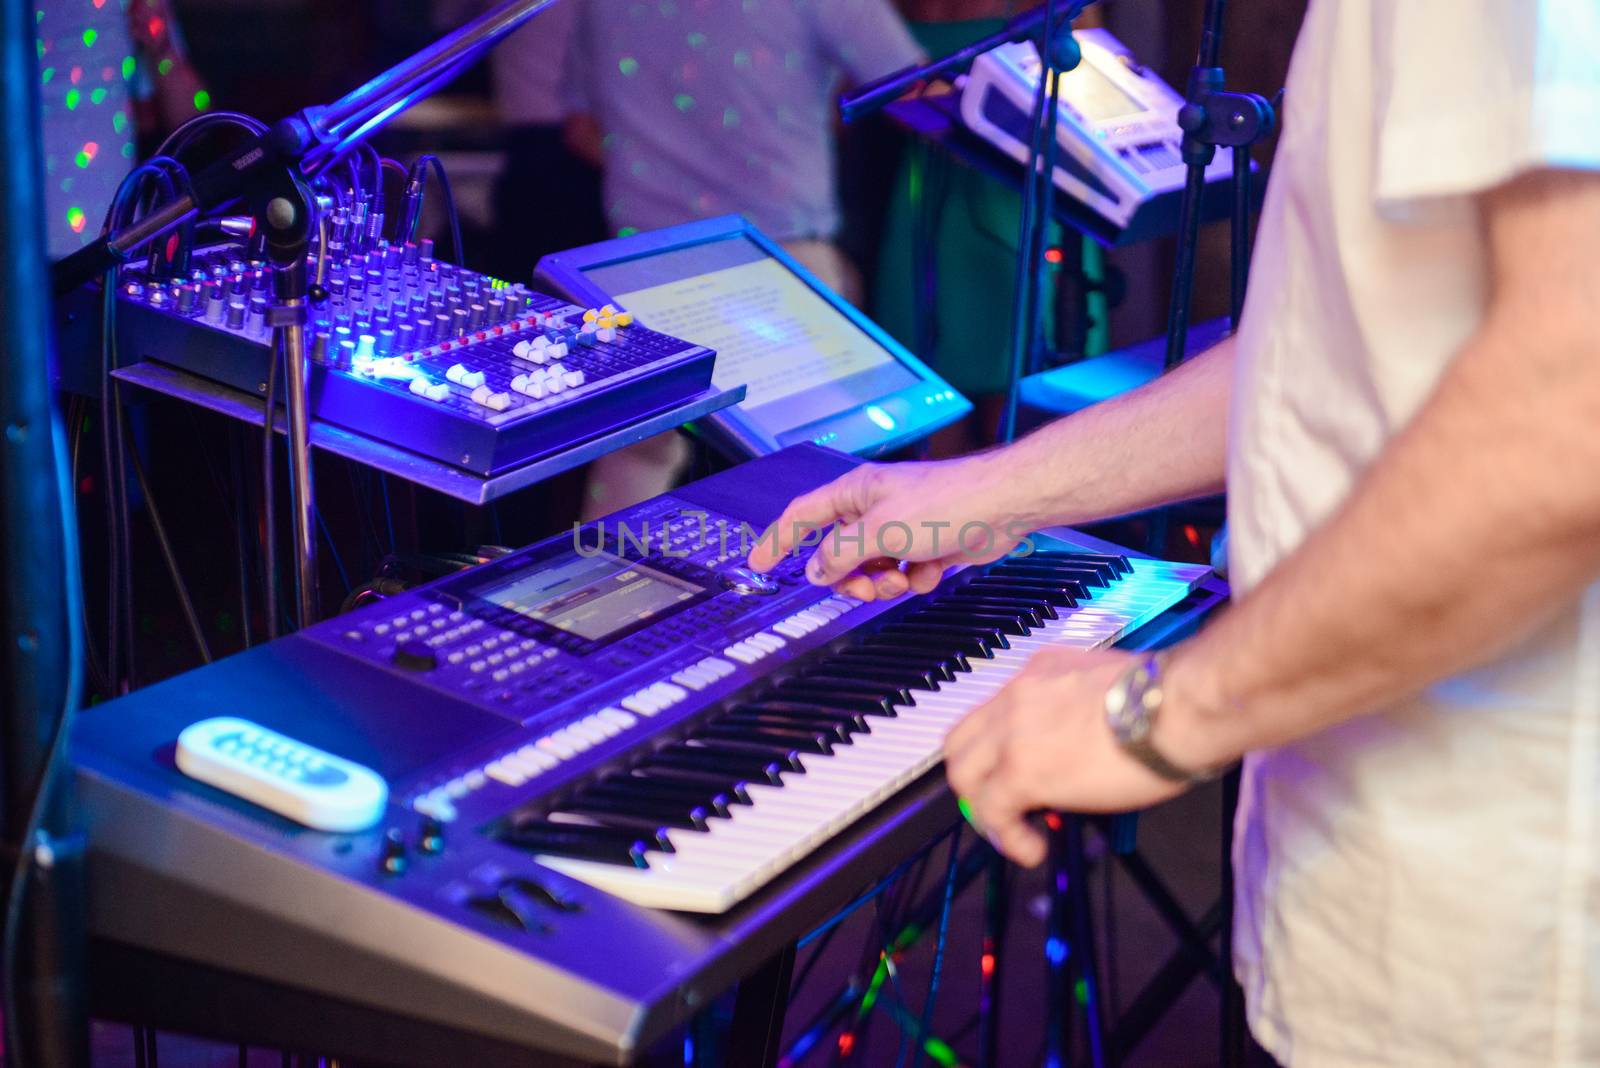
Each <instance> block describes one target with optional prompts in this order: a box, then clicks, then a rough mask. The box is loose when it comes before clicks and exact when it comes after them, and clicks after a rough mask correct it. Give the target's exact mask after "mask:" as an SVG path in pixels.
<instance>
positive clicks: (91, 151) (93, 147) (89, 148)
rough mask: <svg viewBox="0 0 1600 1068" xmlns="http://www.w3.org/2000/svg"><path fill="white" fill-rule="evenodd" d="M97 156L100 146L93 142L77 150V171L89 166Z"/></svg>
mask: <svg viewBox="0 0 1600 1068" xmlns="http://www.w3.org/2000/svg"><path fill="white" fill-rule="evenodd" d="M99 154H100V146H99V145H98V144H96V143H95V142H93V141H90V142H88V143H87V144H85V145H84V146H83V147H82V148H81V149H79V150H78V157H77V158H78V169H79V170H83V169H84V168H86V167H88V166H89V164H91V163H93V162H94V158H95V157H96V156H98V155H99Z"/></svg>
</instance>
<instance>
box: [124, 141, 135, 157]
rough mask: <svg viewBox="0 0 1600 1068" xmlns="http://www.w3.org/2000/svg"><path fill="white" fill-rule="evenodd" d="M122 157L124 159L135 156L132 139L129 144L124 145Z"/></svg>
mask: <svg viewBox="0 0 1600 1068" xmlns="http://www.w3.org/2000/svg"><path fill="white" fill-rule="evenodd" d="M122 158H123V159H132V158H133V142H132V141H129V142H128V143H127V144H125V145H123V146H122Z"/></svg>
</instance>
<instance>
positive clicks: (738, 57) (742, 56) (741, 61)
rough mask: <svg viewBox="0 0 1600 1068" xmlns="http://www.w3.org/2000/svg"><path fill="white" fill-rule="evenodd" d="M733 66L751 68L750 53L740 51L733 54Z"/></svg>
mask: <svg viewBox="0 0 1600 1068" xmlns="http://www.w3.org/2000/svg"><path fill="white" fill-rule="evenodd" d="M733 65H734V66H735V67H749V66H750V53H749V52H746V51H744V50H743V49H740V50H739V51H737V52H735V53H734V54H733Z"/></svg>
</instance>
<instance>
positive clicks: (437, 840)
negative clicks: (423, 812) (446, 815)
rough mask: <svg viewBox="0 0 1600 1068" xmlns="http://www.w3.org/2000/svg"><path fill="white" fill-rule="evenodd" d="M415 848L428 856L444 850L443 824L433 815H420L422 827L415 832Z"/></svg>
mask: <svg viewBox="0 0 1600 1068" xmlns="http://www.w3.org/2000/svg"><path fill="white" fill-rule="evenodd" d="M417 848H418V849H420V850H422V851H423V852H424V853H426V854H428V855H429V856H437V855H438V854H440V853H443V852H444V824H443V823H441V822H439V820H438V818H437V817H435V816H424V817H422V829H421V831H419V832H418V834H417Z"/></svg>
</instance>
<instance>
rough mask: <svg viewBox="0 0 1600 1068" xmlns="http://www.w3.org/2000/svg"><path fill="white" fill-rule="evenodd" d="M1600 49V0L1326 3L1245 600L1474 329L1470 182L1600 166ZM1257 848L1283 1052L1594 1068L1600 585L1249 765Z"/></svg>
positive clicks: (1289, 136)
mask: <svg viewBox="0 0 1600 1068" xmlns="http://www.w3.org/2000/svg"><path fill="white" fill-rule="evenodd" d="M1597 57H1600V0H1403V2H1401V0H1312V3H1311V5H1310V10H1309V12H1308V13H1307V16H1306V23H1305V27H1304V29H1303V30H1302V32H1301V37H1300V41H1299V44H1298V45H1297V47H1296V51H1295V56H1294V63H1293V66H1292V68H1291V72H1290V79H1289V89H1288V95H1287V98H1286V103H1285V107H1286V115H1285V118H1284V138H1283V141H1282V143H1281V145H1280V147H1279V150H1278V155H1277V160H1276V163H1275V166H1274V174H1273V178H1272V183H1271V187H1270V189H1269V190H1268V194H1267V203H1266V207H1265V210H1264V214H1263V218H1262V224H1261V231H1260V237H1259V240H1258V242H1257V249H1256V257H1255V262H1254V270H1253V273H1252V275H1251V282H1250V296H1249V303H1248V307H1247V308H1246V311H1245V316H1244V322H1243V324H1242V328H1241V331H1240V338H1239V346H1240V347H1239V362H1238V378H1237V382H1236V384H1235V393H1234V401H1233V408H1232V413H1231V426H1230V453H1231V459H1230V469H1229V480H1228V481H1229V494H1230V496H1229V518H1230V526H1231V538H1232V546H1231V552H1232V568H1233V570H1232V577H1233V579H1234V581H1235V584H1236V588H1237V589H1238V590H1239V591H1242V592H1243V595H1244V596H1246V597H1248V591H1249V589H1250V588H1251V587H1252V586H1254V585H1255V584H1256V583H1257V582H1259V581H1260V579H1261V577H1262V576H1263V575H1264V574H1265V573H1266V572H1267V571H1268V570H1270V569H1271V568H1272V567H1273V565H1274V564H1276V563H1277V562H1278V561H1279V560H1280V559H1281V558H1282V557H1284V556H1285V555H1286V554H1288V553H1289V552H1291V551H1293V550H1294V548H1295V547H1296V546H1298V545H1299V544H1300V543H1301V542H1302V541H1303V540H1304V539H1305V537H1306V535H1307V534H1308V533H1309V532H1310V530H1311V529H1312V528H1313V527H1315V526H1316V525H1317V524H1318V523H1320V522H1321V521H1322V520H1323V519H1325V518H1326V517H1327V516H1328V515H1329V514H1330V513H1331V512H1332V511H1333V510H1334V508H1335V507H1336V506H1337V505H1338V504H1339V502H1340V501H1341V500H1343V499H1344V498H1345V496H1346V495H1347V494H1348V493H1349V492H1350V490H1351V488H1352V485H1353V484H1354V482H1355V480H1356V479H1357V478H1358V477H1359V475H1360V473H1361V471H1362V469H1363V468H1364V467H1365V466H1366V465H1367V464H1368V463H1369V462H1371V460H1372V459H1373V458H1374V457H1375V456H1376V455H1377V454H1378V452H1379V451H1380V450H1381V449H1382V448H1383V447H1384V444H1385V443H1386V442H1387V441H1388V440H1389V439H1390V438H1391V437H1392V436H1393V435H1394V434H1395V433H1396V431H1397V430H1399V429H1400V428H1401V427H1402V426H1403V425H1404V424H1405V423H1406V422H1407V421H1408V420H1409V419H1410V418H1411V416H1412V415H1413V414H1414V413H1415V412H1416V410H1417V409H1418V408H1419V407H1420V406H1421V404H1422V403H1423V401H1424V400H1425V399H1426V398H1427V396H1428V394H1429V393H1430V391H1431V390H1432V388H1433V387H1434V385H1435V383H1436V382H1437V381H1438V379H1439V376H1440V375H1441V373H1442V372H1443V370H1444V368H1445V367H1446V366H1447V365H1448V363H1449V361H1450V360H1451V359H1452V358H1453V357H1454V355H1455V354H1456V352H1457V351H1458V349H1459V348H1460V346H1461V345H1462V344H1463V342H1465V341H1466V340H1467V339H1468V338H1469V337H1470V336H1471V335H1472V334H1473V332H1474V330H1475V329H1476V327H1477V326H1478V323H1479V321H1480V319H1481V318H1482V316H1483V313H1484V305H1485V300H1486V297H1487V292H1488V277H1487V272H1488V266H1489V264H1488V259H1487V253H1488V250H1487V247H1486V244H1485V241H1484V235H1483V231H1482V227H1481V222H1482V220H1481V215H1480V207H1479V203H1478V201H1477V199H1476V196H1475V195H1476V194H1478V193H1481V192H1483V191H1485V190H1488V189H1491V188H1493V187H1494V186H1496V185H1498V184H1500V183H1502V182H1504V181H1505V180H1507V179H1509V178H1511V177H1513V176H1515V175H1517V174H1519V173H1522V172H1525V171H1528V170H1530V169H1534V168H1540V167H1546V166H1570V167H1583V168H1590V169H1600V58H1597ZM1596 254H1597V255H1600V249H1597V250H1596ZM1596 299H1597V300H1600V294H1597V295H1596ZM1596 358H1597V359H1600V353H1597V354H1596ZM1574 477H1576V478H1600V472H1575V473H1574ZM1393 579H1394V581H1395V582H1404V581H1406V576H1404V575H1395V576H1393ZM1578 592H1579V591H1574V593H1575V594H1577V593H1578ZM1349 609H1350V611H1352V612H1360V611H1362V606H1361V605H1359V604H1352V605H1350V606H1349ZM1234 861H1235V867H1236V870H1237V872H1238V899H1237V906H1238V908H1237V928H1236V936H1235V952H1236V961H1237V966H1238V971H1239V976H1240V979H1241V981H1242V982H1243V983H1244V986H1245V990H1246V993H1247V995H1248V999H1249V1005H1250V1019H1251V1027H1252V1030H1253V1031H1254V1033H1255V1035H1256V1036H1257V1038H1258V1039H1259V1040H1260V1041H1261V1042H1262V1044H1263V1045H1264V1046H1266V1048H1267V1049H1268V1050H1269V1051H1270V1052H1272V1053H1273V1054H1274V1056H1276V1057H1277V1058H1278V1059H1279V1060H1280V1061H1282V1062H1284V1063H1286V1064H1292V1065H1293V1066H1294V1068H1327V1066H1341V1068H1342V1066H1357V1065H1359V1066H1362V1068H1368V1066H1372V1065H1405V1066H1407V1068H1412V1066H1416V1068H1430V1066H1435V1065H1437V1066H1441V1068H1442V1066H1446V1065H1448V1066H1450V1068H1460V1066H1464V1065H1483V1066H1490V1065H1492V1066H1495V1068H1518V1066H1523V1065H1529V1066H1532V1065H1539V1066H1550V1065H1578V1064H1590V1065H1593V1064H1600V593H1597V591H1596V590H1595V589H1591V590H1589V591H1587V592H1585V593H1583V594H1582V596H1581V598H1579V599H1578V600H1577V601H1575V603H1574V606H1573V607H1572V608H1571V610H1570V611H1567V612H1564V613H1563V614H1562V615H1561V616H1560V617H1559V618H1558V619H1557V620H1556V621H1555V622H1553V623H1552V624H1551V625H1550V626H1548V627H1547V628H1545V629H1544V630H1543V631H1542V632H1541V633H1539V634H1538V635H1537V636H1535V637H1534V638H1533V639H1532V640H1530V641H1529V642H1527V643H1525V644H1524V645H1523V646H1522V647H1520V648H1519V649H1517V650H1516V651H1515V652H1513V653H1511V654H1508V655H1506V656H1504V657H1502V658H1500V659H1499V660H1497V661H1496V662H1494V663H1492V664H1490V665H1488V666H1486V667H1484V668H1482V669H1479V670H1477V671H1474V672H1471V673H1469V674H1468V675H1466V676H1462V677H1458V678H1455V679H1452V680H1450V681H1448V682H1445V683H1442V684H1439V685H1437V686H1434V687H1432V688H1431V689H1430V690H1429V691H1428V692H1427V693H1426V694H1425V695H1424V696H1422V697H1420V698H1417V699H1415V700H1411V701H1407V702H1404V703H1403V704H1401V705H1399V706H1396V707H1393V708H1389V709H1386V710H1384V711H1382V712H1379V713H1377V714H1374V715H1371V716H1366V717H1363V718H1360V719H1356V720H1352V721H1350V722H1348V723H1346V724H1344V725H1342V726H1340V727H1338V728H1335V729H1333V730H1330V731H1327V732H1324V733H1322V734H1320V735H1317V736H1315V737H1313V738H1309V739H1306V740H1304V741H1301V742H1298V743H1296V744H1294V745H1290V746H1285V747H1283V748H1281V749H1277V750H1273V751H1268V752H1264V753H1260V754H1255V755H1253V756H1251V757H1250V758H1249V759H1248V760H1247V761H1246V763H1245V772H1244V787H1243V793H1242V797H1241V802H1240V811H1239V817H1238V834H1237V838H1236V846H1235V856H1234Z"/></svg>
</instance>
